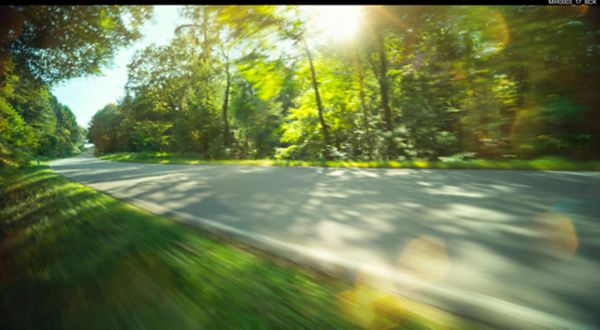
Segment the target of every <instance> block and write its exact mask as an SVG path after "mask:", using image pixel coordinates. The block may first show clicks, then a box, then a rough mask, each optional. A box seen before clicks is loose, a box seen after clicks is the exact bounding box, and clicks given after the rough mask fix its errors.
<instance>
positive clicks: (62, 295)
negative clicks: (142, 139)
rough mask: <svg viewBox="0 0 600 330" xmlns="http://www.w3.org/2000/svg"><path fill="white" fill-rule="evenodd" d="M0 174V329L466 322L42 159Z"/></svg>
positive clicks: (383, 325)
mask: <svg viewBox="0 0 600 330" xmlns="http://www.w3.org/2000/svg"><path fill="white" fill-rule="evenodd" d="M0 178H1V181H0V296H1V297H2V298H1V301H0V304H1V305H0V328H3V329H28V328H36V329H37V328H62V329H64V328H69V329H70V328H75V329H83V328H85V329H96V328H99V329H100V328H101V329H115V328H122V329H134V328H152V329H159V328H173V329H182V328H197V327H198V326H199V325H202V326H204V327H206V328H223V327H225V328H248V327H250V328H290V327H291V328H305V329H306V328H308V329H317V328H327V329H341V328H353V327H371V328H390V327H393V328H422V327H433V328H438V327H440V325H441V324H443V325H444V327H448V326H454V327H457V328H463V327H464V326H465V323H462V322H463V321H457V319H455V318H453V317H451V316H448V314H444V313H440V312H439V311H432V310H428V309H426V308H425V309H422V310H424V311H428V312H429V313H428V314H427V315H429V316H428V317H423V316H422V315H423V313H419V315H420V316H417V315H416V314H415V313H413V312H411V311H414V310H416V309H415V308H420V307H418V305H414V304H413V305H411V304H412V303H411V302H409V301H408V300H402V299H399V298H395V297H391V296H389V295H386V294H383V293H381V292H377V291H375V290H372V289H369V288H368V287H361V286H357V285H350V284H347V283H345V282H342V281H340V280H336V279H333V278H331V277H327V276H325V275H319V274H317V273H313V272H311V271H309V270H306V269H303V268H301V267H299V266H296V265H293V264H290V263H286V262H283V261H281V260H278V259H275V258H273V257H270V256H267V255H264V254H262V253H259V252H257V251H252V250H248V248H244V247H240V246H236V245H232V244H229V243H226V242H223V241H221V240H219V239H216V238H214V237H208V236H206V235H203V234H201V233H200V232H198V231H194V230H192V229H191V228H189V227H186V226H184V225H181V224H177V223H175V222H173V221H171V220H169V219H166V218H163V217H159V216H155V215H152V214H149V213H147V212H145V211H143V210H141V209H138V208H136V207H133V206H131V205H129V204H127V203H124V202H121V201H119V200H116V199H114V198H112V197H110V196H108V195H105V194H102V193H99V192H97V191H95V190H93V189H91V188H88V187H85V186H83V185H81V184H78V183H75V182H72V181H70V180H67V179H66V178H64V177H62V176H60V175H57V174H54V173H53V172H52V171H51V170H50V169H49V168H48V167H45V166H32V167H29V168H26V169H21V170H16V169H6V168H5V169H0ZM407 306H413V307H411V308H406V307H407ZM414 306H417V307H414ZM436 313H437V314H436ZM454 322H459V323H454Z"/></svg>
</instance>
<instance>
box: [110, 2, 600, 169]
mask: <svg viewBox="0 0 600 330" xmlns="http://www.w3.org/2000/svg"><path fill="white" fill-rule="evenodd" d="M184 15H185V16H186V18H187V19H189V20H190V21H191V23H190V24H187V25H182V26H180V27H179V28H178V30H177V35H176V37H175V38H174V39H173V40H172V41H171V43H170V44H169V45H166V46H161V47H156V46H151V47H148V48H147V49H145V50H143V51H141V52H140V53H139V54H138V55H137V56H136V57H135V58H134V59H133V60H132V62H131V64H130V66H129V72H130V74H129V81H128V84H127V96H126V98H125V99H124V100H123V101H122V102H121V103H120V104H119V106H118V108H119V111H120V113H121V114H122V116H123V121H124V123H126V124H122V125H121V126H122V129H121V130H122V134H120V135H118V139H120V140H119V141H118V145H119V146H121V149H122V150H127V151H156V150H160V151H166V152H174V153H193V154H196V155H201V156H202V157H203V158H205V159H215V158H242V159H243V158H264V157H276V158H277V159H323V160H324V159H328V160H341V161H344V160H390V161H391V160H397V161H403V160H411V159H423V160H430V161H435V160H438V159H445V158H448V157H450V158H452V157H454V155H460V154H471V153H472V154H473V156H474V157H475V158H485V159H503V157H505V155H515V156H517V157H521V158H527V159H529V158H535V157H541V156H547V155H557V156H562V157H571V158H577V159H594V158H597V157H598V153H597V150H599V149H600V124H599V123H600V118H599V117H598V115H599V112H598V111H596V110H597V104H600V99H598V97H599V95H600V94H599V93H596V92H595V91H594V90H593V88H591V87H590V84H589V83H588V82H590V81H596V80H598V78H599V77H600V76H599V73H600V69H599V67H598V66H597V64H595V63H596V62H595V60H594V58H596V57H597V56H598V55H600V54H598V52H599V48H598V47H592V46H590V45H594V44H595V43H596V41H597V40H596V39H595V36H596V35H597V34H595V33H597V32H598V26H597V24H596V25H594V24H595V23H594V22H595V20H594V17H595V16H597V13H596V11H594V10H589V11H582V10H579V9H577V8H566V7H565V8H549V7H548V8H546V7H522V6H511V7H493V6H478V7H464V6H452V7H395V6H389V7H388V6H367V7H364V8H363V23H362V25H361V29H360V31H359V33H358V35H356V36H355V40H352V41H349V42H345V43H344V42H335V43H329V42H323V40H322V39H319V38H318V36H315V35H313V34H312V33H313V32H312V30H311V27H310V22H309V21H308V18H306V17H304V16H302V15H301V14H300V11H299V8H298V7H294V6H288V7H274V6H255V7H252V6H241V7H239V8H237V7H231V6H195V7H189V8H186V9H185V10H184ZM399 22H401V24H400V23H399ZM548 26H553V27H554V28H555V30H554V32H553V33H548V32H547V27H548ZM578 31H579V32H578ZM594 31H595V32H594ZM311 68H312V69H311ZM317 93H318V95H319V97H318V98H317ZM137 122H143V123H144V125H147V127H157V129H156V131H162V132H163V134H165V139H166V140H165V141H162V142H159V141H156V138H155V139H154V140H152V138H150V136H151V134H150V129H148V130H146V131H145V132H146V133H144V134H142V133H139V134H141V135H140V136H138V137H135V141H134V137H133V132H136V129H134V127H135V125H136V123H137ZM150 122H151V123H150ZM153 125H154V126H153ZM125 127H126V128H125ZM158 127H164V129H159V128H158ZM137 130H141V128H138V129H137ZM140 132H141V131H140ZM148 139H149V140H148ZM151 140H152V141H153V142H150V141H151ZM140 141H146V142H140ZM166 141H169V142H166ZM159 145H160V146H159Z"/></svg>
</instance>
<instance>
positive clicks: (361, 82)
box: [353, 47, 373, 160]
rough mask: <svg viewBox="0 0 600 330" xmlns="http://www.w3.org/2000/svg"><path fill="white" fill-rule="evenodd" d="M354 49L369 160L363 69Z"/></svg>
mask: <svg viewBox="0 0 600 330" xmlns="http://www.w3.org/2000/svg"><path fill="white" fill-rule="evenodd" d="M353 50H354V59H355V61H356V67H357V68H358V94H359V97H360V104H361V107H362V111H363V127H364V130H365V137H366V139H365V140H366V142H367V143H366V149H367V157H368V159H369V160H373V143H372V139H371V132H370V129H369V108H368V107H367V102H366V96H365V74H364V71H363V67H362V63H361V60H360V58H359V56H358V52H357V51H356V47H354V48H353Z"/></svg>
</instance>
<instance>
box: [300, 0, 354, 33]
mask: <svg viewBox="0 0 600 330" xmlns="http://www.w3.org/2000/svg"><path fill="white" fill-rule="evenodd" d="M308 10H309V12H310V14H311V17H312V19H313V24H314V28H315V29H316V30H317V31H318V32H320V33H323V34H324V35H325V36H327V37H330V38H333V39H337V40H349V39H351V38H352V37H354V35H355V34H356V32H357V31H358V27H359V25H360V20H361V16H362V11H361V6H310V8H308Z"/></svg>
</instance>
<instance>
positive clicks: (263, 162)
mask: <svg viewBox="0 0 600 330" xmlns="http://www.w3.org/2000/svg"><path fill="white" fill-rule="evenodd" d="M100 158H103V159H107V160H115V161H123V162H137V163H161V164H206V165H252V166H323V167H358V168H422V169H488V170H491V169H497V170H555V171H600V161H573V160H567V159H563V158H559V157H545V158H539V159H534V160H484V159H474V160H457V161H445V162H443V161H424V160H406V161H354V162H353V161H302V160H273V159H241V160H236V159H232V160H203V159H201V158H200V157H197V156H193V155H177V154H169V153H161V152H139V153H114V154H108V155H104V156H100Z"/></svg>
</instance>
